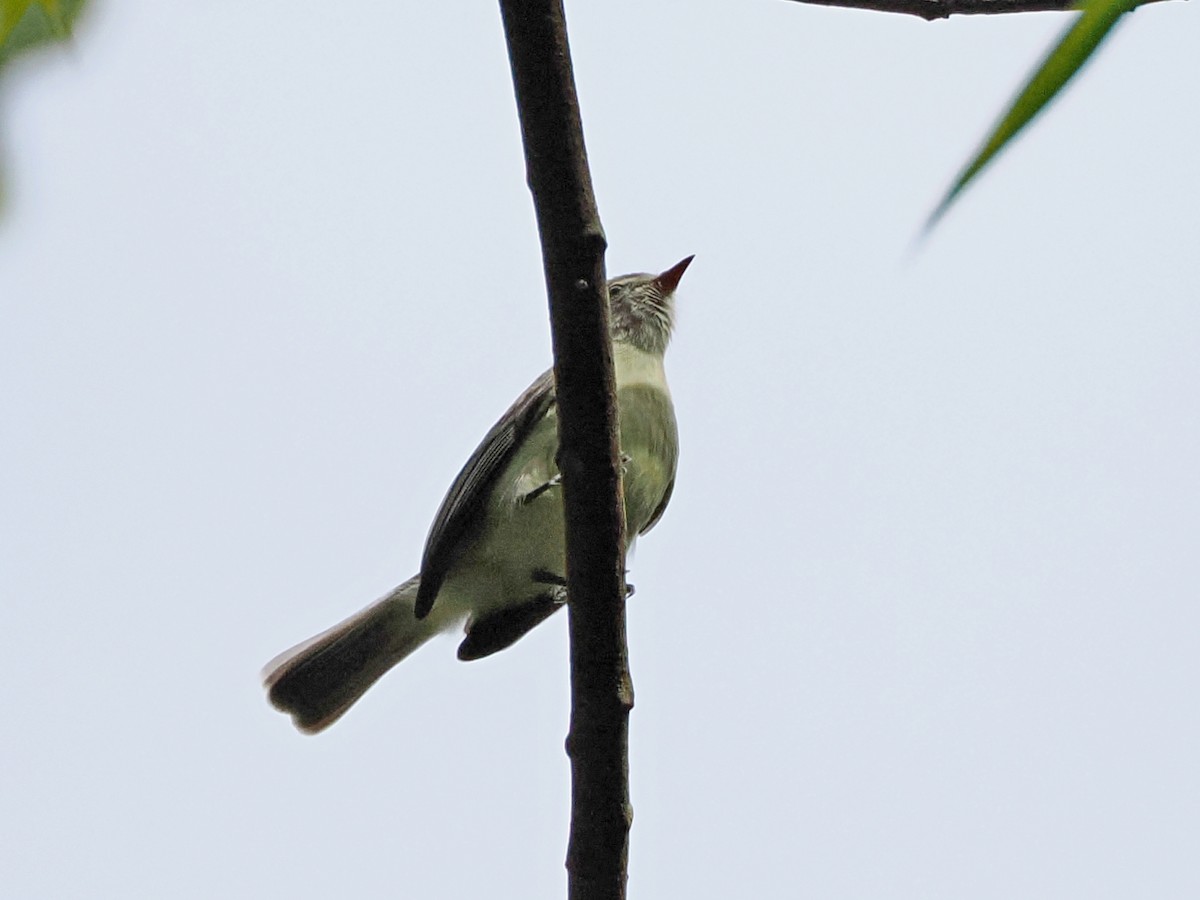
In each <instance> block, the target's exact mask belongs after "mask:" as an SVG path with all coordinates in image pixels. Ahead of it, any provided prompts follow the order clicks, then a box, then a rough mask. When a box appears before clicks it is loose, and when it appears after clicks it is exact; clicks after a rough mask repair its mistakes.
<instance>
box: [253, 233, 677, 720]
mask: <svg viewBox="0 0 1200 900" xmlns="http://www.w3.org/2000/svg"><path fill="white" fill-rule="evenodd" d="M691 261H692V257H690V256H689V257H688V258H687V259H685V260H683V261H681V262H679V263H678V264H676V265H674V266H672V267H671V268H670V269H667V270H666V271H665V272H663V273H661V274H659V275H646V274H639V275H624V276H622V277H620V278H614V279H612V280H611V281H609V283H608V297H609V312H610V322H611V328H610V331H611V336H612V341H613V362H614V368H615V372H616V386H617V410H618V417H619V432H620V448H621V464H622V472H623V486H624V494H625V519H626V534H627V535H630V541H631V542H632V540H633V539H635V538H636V537H637V535H640V534H645V533H646V532H647V531H649V530H650V529H651V528H652V527H653V526H654V525H655V523H656V522H658V520H659V518H660V517H661V516H662V514H663V510H664V509H665V508H666V506H667V501H668V500H670V498H671V490H672V488H673V487H674V485H675V465H676V460H677V458H678V452H679V439H678V433H677V431H676V427H675V411H674V408H673V406H672V404H671V395H670V391H669V390H668V388H667V381H666V376H665V374H664V371H663V355H664V353H665V352H666V349H667V344H668V342H669V341H670V338H671V330H672V326H673V323H674V294H675V288H676V286H677V285H678V284H679V279H680V278H681V277H682V276H683V272H684V270H685V269H686V268H687V267H688V264H689V263H690V262H691ZM557 427H558V423H557V415H556V405H555V395H554V373H553V370H551V371H548V372H545V373H543V374H542V376H541V377H540V378H538V379H537V381H535V382H534V383H533V384H532V385H530V386H529V388H528V389H527V390H526V391H525V393H523V394H522V395H521V396H520V397H519V398H517V401H516V402H515V403H514V404H513V405H512V407H511V408H509V410H508V412H506V413H505V414H504V416H503V417H502V418H501V419H500V421H499V422H497V423H496V424H495V426H493V428H492V430H491V431H489V432H488V433H487V435H486V436H485V437H484V439H483V442H482V443H481V444H480V445H479V447H478V448H477V449H476V450H475V452H474V453H473V454H472V455H471V458H470V459H469V460H467V464H466V465H465V466H464V467H463V469H462V471H461V472H459V474H458V477H457V478H456V479H455V480H454V483H453V484H452V485H451V486H450V490H449V491H448V492H447V493H446V497H445V499H444V500H443V501H442V505H441V508H440V509H439V510H438V512H437V516H436V517H435V518H434V520H433V526H432V527H431V528H430V530H429V537H428V539H427V540H426V542H425V553H424V556H423V558H422V560H421V571H420V573H419V574H417V575H414V576H413V577H412V578H410V579H409V580H408V581H406V582H404V584H402V585H400V586H399V587H398V588H396V589H395V590H393V591H392V592H391V593H390V594H388V595H386V596H385V597H383V598H382V599H380V600H377V601H376V602H375V603H373V604H371V605H370V606H368V607H367V608H366V609H363V610H362V611H360V612H358V613H356V614H355V615H353V616H351V617H350V618H349V619H347V620H346V621H344V622H342V623H341V624H339V625H335V626H334V627H333V628H330V629H329V630H328V631H325V632H323V633H321V634H319V635H317V636H316V637H314V638H310V639H309V640H307V641H305V642H304V643H302V644H299V645H297V646H296V647H293V648H292V649H291V650H288V651H287V652H285V653H282V654H281V655H279V656H277V657H276V658H275V659H273V660H272V661H271V662H270V663H268V664H267V667H266V670H265V672H264V676H263V677H264V682H265V684H266V687H267V690H268V692H269V696H270V700H271V703H273V704H274V705H275V706H276V707H277V708H278V709H280V710H282V711H283V712H286V713H289V714H290V715H291V716H292V718H293V720H294V721H295V724H296V727H297V728H299V729H300V730H301V731H304V732H307V733H310V734H312V733H315V732H318V731H321V730H322V729H324V728H327V727H329V726H330V725H331V724H333V723H334V722H335V721H337V719H338V718H340V717H341V716H342V714H343V713H345V712H346V710H348V709H349V708H350V707H351V705H353V704H354V703H355V701H357V700H358V698H359V697H361V696H362V695H363V693H364V692H365V691H366V690H367V688H369V687H370V686H371V685H373V684H374V683H375V682H376V681H378V680H379V678H380V677H382V676H383V675H384V673H386V672H387V671H388V670H389V669H391V668H392V666H394V665H396V663H398V662H400V661H401V660H402V659H404V658H405V657H406V656H408V655H409V654H410V653H412V652H413V651H414V650H416V649H417V648H418V647H420V646H421V645H422V644H423V643H425V642H426V641H427V640H429V639H430V638H431V637H433V636H434V635H435V634H438V633H439V632H442V631H446V630H449V629H451V628H453V627H454V626H456V625H457V624H458V623H460V622H464V623H465V626H464V630H465V632H466V638H465V639H464V640H463V642H462V643H461V644H460V645H459V648H458V657H459V659H463V660H471V659H479V658H480V657H484V656H488V655H489V654H492V653H495V652H496V651H498V650H503V649H504V648H506V647H508V646H510V645H511V644H513V643H514V642H515V641H516V640H518V639H519V638H521V637H522V636H523V635H525V634H526V633H527V632H528V631H529V630H530V629H532V628H533V627H534V626H536V625H538V624H539V623H540V622H542V621H543V620H544V619H546V618H547V617H548V616H550V615H551V614H553V613H554V612H555V611H556V610H558V609H559V608H560V607H562V606H563V605H564V604H565V602H566V588H565V584H566V579H565V575H566V559H565V549H564V531H563V506H562V492H561V490H560V489H559V475H558V469H557V466H556V462H555V457H556V454H557V451H558V431H557Z"/></svg>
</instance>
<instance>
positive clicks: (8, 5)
mask: <svg viewBox="0 0 1200 900" xmlns="http://www.w3.org/2000/svg"><path fill="white" fill-rule="evenodd" d="M86 5H87V0H0V73H2V72H3V71H4V68H5V67H6V66H7V65H8V64H9V63H10V62H12V60H13V59H14V58H15V57H17V56H20V55H21V54H22V53H24V52H25V51H26V50H31V49H34V48H36V47H38V46H41V45H43V44H49V43H52V42H55V41H65V40H69V39H70V37H71V29H72V27H73V26H74V24H75V20H76V19H78V18H79V14H80V13H81V12H82V11H83V8H84V6H86ZM3 205H4V181H3V178H2V177H0V212H2V211H3V209H2V207H3Z"/></svg>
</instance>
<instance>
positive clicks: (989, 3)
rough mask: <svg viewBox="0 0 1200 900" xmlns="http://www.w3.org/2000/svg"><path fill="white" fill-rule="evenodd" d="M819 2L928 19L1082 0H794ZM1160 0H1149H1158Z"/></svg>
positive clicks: (1049, 8)
mask: <svg viewBox="0 0 1200 900" xmlns="http://www.w3.org/2000/svg"><path fill="white" fill-rule="evenodd" d="M793 2H796V3H809V4H813V5H815V6H838V7H842V8H845V9H868V10H871V11H873V12H885V13H903V14H906V15H911V16H919V17H920V18H922V19H925V20H927V21H933V20H934V19H948V18H950V16H988V15H1000V14H1002V13H1024V12H1053V11H1058V12H1062V11H1066V10H1073V9H1075V8H1076V6H1077V5H1078V0H793ZM1157 2H1159V0H1145V2H1144V3H1143V4H1142V5H1145V4H1146V3H1157Z"/></svg>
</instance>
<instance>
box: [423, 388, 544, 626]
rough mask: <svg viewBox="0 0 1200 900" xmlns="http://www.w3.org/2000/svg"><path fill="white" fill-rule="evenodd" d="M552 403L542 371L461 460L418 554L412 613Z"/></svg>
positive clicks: (442, 575) (433, 592)
mask: <svg viewBox="0 0 1200 900" xmlns="http://www.w3.org/2000/svg"><path fill="white" fill-rule="evenodd" d="M553 403H554V372H553V370H550V371H547V372H544V373H543V374H542V376H541V377H540V378H538V380H537V381H535V382H534V383H533V384H531V385H530V386H529V387H528V388H527V389H526V391H525V393H523V394H522V395H521V396H520V397H518V398H517V401H516V402H515V403H514V404H513V405H512V406H511V407H509V410H508V412H506V413H505V414H504V415H503V416H501V417H500V421H499V422H497V423H496V424H495V425H493V426H492V430H491V431H489V432H488V433H487V435H486V436H485V437H484V439H483V442H482V443H480V445H479V446H478V447H477V448H476V449H475V452H474V453H472V454H471V458H470V459H468V460H467V464H466V465H465V466H463V468H462V471H461V472H459V473H458V477H457V478H455V479H454V483H453V484H452V485H450V490H449V491H447V492H446V498H445V499H444V500H443V501H442V505H441V507H440V508H439V509H438V512H437V516H435V517H434V520H433V526H432V527H431V528H430V529H429V537H428V538H426V540H425V555H424V557H423V558H422V559H421V586H420V588H419V589H418V590H417V602H416V614H417V618H418V619H423V618H424V617H425V616H427V615H428V614H429V611H430V610H431V609H433V601H434V599H435V598H436V597H437V594H438V591H440V590H441V588H442V584H443V582H445V580H446V575H447V574H448V573H449V571H450V568H451V567H452V566H453V565H454V563H455V562H456V561H457V560H458V558H459V556H460V555H461V554H462V552H463V550H465V549H466V547H467V545H468V544H469V542H470V539H471V538H472V537H474V530H475V528H476V527H478V525H479V523H480V522H481V521H482V516H480V515H478V513H479V512H480V511H481V510H482V509H483V507H484V506H485V505H486V504H487V502H488V498H489V497H490V496H491V493H492V487H493V485H494V484H495V481H496V479H497V478H498V477H499V475H500V473H501V472H503V471H504V468H505V466H507V465H508V463H509V460H511V459H512V455H513V453H514V451H515V450H516V449H517V447H518V446H520V444H521V441H522V440H523V439H524V437H525V435H527V434H528V433H529V431H530V429H532V428H533V426H534V425H536V424H537V423H538V422H539V421H540V420H541V419H542V417H543V416H545V415H546V412H547V411H548V410H549V409H550V407H551V406H552V405H553Z"/></svg>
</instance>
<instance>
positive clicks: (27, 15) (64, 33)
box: [0, 0, 86, 69]
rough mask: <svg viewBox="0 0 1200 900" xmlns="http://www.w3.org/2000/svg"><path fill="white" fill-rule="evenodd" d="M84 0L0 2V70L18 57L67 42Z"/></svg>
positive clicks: (8, 0) (15, 0)
mask: <svg viewBox="0 0 1200 900" xmlns="http://www.w3.org/2000/svg"><path fill="white" fill-rule="evenodd" d="M85 3H86V0H0V69H3V67H4V66H5V65H7V64H8V62H9V61H10V60H11V59H12V58H13V57H15V56H17V55H18V54H20V53H22V52H24V51H25V50H28V49H29V48H31V47H36V46H38V45H39V44H45V43H49V42H51V41H61V40H66V39H67V38H69V37H70V36H71V26H72V25H73V24H74V22H75V19H76V18H78V16H79V13H80V12H81V11H82V9H83V7H84V5H85Z"/></svg>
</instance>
